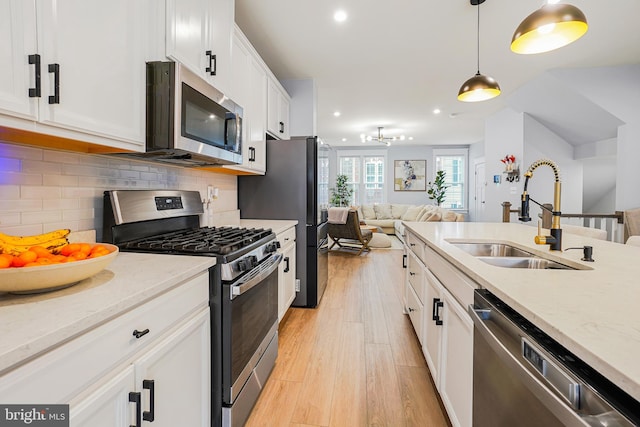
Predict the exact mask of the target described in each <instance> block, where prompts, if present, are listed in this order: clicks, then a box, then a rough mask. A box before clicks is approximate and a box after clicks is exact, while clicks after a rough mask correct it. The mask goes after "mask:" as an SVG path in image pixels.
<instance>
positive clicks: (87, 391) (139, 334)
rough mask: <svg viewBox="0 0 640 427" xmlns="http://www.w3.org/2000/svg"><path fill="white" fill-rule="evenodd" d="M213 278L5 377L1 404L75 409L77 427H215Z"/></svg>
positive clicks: (189, 285) (198, 279)
mask: <svg viewBox="0 0 640 427" xmlns="http://www.w3.org/2000/svg"><path fill="white" fill-rule="evenodd" d="M208 277H209V275H208V272H203V273H201V274H200V275H198V276H196V277H195V278H193V279H191V280H189V281H187V282H185V283H184V284H182V285H181V286H179V287H177V288H175V289H173V290H171V291H169V292H166V293H164V294H162V295H160V296H158V297H156V298H154V299H152V300H150V301H149V302H147V303H145V304H142V305H141V306H139V307H137V308H135V309H133V310H131V311H129V312H127V313H125V314H122V315H120V316H118V317H116V318H115V319H113V320H110V321H108V322H106V323H104V324H102V325H100V326H98V327H96V328H94V329H92V330H90V331H88V332H86V333H84V334H83V335H80V336H79V337H77V338H75V339H72V340H71V341H69V342H67V343H65V344H63V345H60V346H58V347H55V348H54V349H53V350H51V351H49V352H48V353H45V354H44V355H42V356H40V357H38V358H36V359H34V360H32V361H30V362H28V363H26V364H24V365H21V366H20V367H18V368H16V369H14V370H12V371H9V372H8V373H6V374H4V375H2V376H0V401H1V402H3V403H5V404H6V403H20V404H24V403H33V404H69V406H70V418H71V422H70V425H71V427H102V426H104V427H130V426H137V427H141V426H142V425H147V424H148V423H149V422H153V423H154V424H153V425H154V426H165V427H174V426H178V425H184V426H194V427H205V426H206V427H209V426H210V419H211V417H210V409H209V408H210V403H211V399H210V389H211V384H210V372H211V370H210V369H211V368H210V366H211V365H210V364H211V354H210V352H211V350H210V342H211V339H210V314H209V308H208V303H207V302H208V289H209V288H208V283H209V279H208ZM138 402H139V403H138ZM138 414H139V415H138ZM138 418H140V420H138Z"/></svg>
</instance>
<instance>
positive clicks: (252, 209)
mask: <svg viewBox="0 0 640 427" xmlns="http://www.w3.org/2000/svg"><path fill="white" fill-rule="evenodd" d="M327 173H328V159H327V148H326V146H324V145H323V144H320V143H319V142H318V139H317V137H294V138H292V139H290V140H268V141H267V172H266V173H265V175H263V176H240V177H238V208H239V209H240V217H241V218H250V219H254V218H256V219H294V220H298V225H296V276H297V279H298V280H299V281H300V290H299V291H297V292H296V298H295V300H294V301H293V305H294V306H296V307H316V306H317V305H318V304H319V303H320V299H321V298H322V294H323V293H324V290H325V288H326V286H327V276H328V247H327V241H328V240H327V222H326V218H327V214H326V212H327V211H326V209H323V208H322V207H323V206H325V204H326V203H327V200H328V194H327V192H328V189H327V184H326V181H327V180H326V176H327ZM321 177H324V178H323V179H321Z"/></svg>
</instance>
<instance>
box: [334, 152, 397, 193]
mask: <svg viewBox="0 0 640 427" xmlns="http://www.w3.org/2000/svg"><path fill="white" fill-rule="evenodd" d="M385 164H386V152H385V151H364V150H363V151H338V174H341V175H347V177H348V180H347V182H348V183H349V185H351V188H352V189H353V197H352V199H351V204H354V205H363V204H373V203H383V202H384V200H385V191H384V176H385Z"/></svg>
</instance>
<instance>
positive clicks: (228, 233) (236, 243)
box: [122, 227, 272, 255]
mask: <svg viewBox="0 0 640 427" xmlns="http://www.w3.org/2000/svg"><path fill="white" fill-rule="evenodd" d="M271 234H272V232H271V229H262V228H238V227H203V228H196V229H189V230H180V231H174V232H170V233H164V234H160V235H157V236H151V237H147V238H144V239H140V240H134V241H131V242H126V243H124V244H123V245H122V247H123V249H130V250H143V251H150V252H181V253H193V254H209V255H228V254H230V253H233V252H236V251H238V250H240V249H242V248H245V247H247V246H250V245H252V244H253V243H254V242H257V241H258V240H260V239H262V238H264V237H267V236H269V235H271Z"/></svg>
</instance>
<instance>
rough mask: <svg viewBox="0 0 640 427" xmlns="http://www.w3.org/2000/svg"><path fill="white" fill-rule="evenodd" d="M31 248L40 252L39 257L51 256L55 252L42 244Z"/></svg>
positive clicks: (37, 252)
mask: <svg viewBox="0 0 640 427" xmlns="http://www.w3.org/2000/svg"><path fill="white" fill-rule="evenodd" d="M29 250H30V251H32V252H35V253H36V254H38V258H51V257H52V256H53V254H52V253H51V252H49V250H48V249H47V248H44V247H42V246H32V247H30V248H29Z"/></svg>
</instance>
